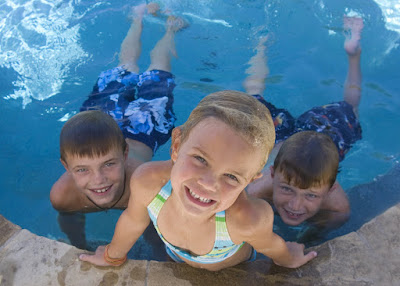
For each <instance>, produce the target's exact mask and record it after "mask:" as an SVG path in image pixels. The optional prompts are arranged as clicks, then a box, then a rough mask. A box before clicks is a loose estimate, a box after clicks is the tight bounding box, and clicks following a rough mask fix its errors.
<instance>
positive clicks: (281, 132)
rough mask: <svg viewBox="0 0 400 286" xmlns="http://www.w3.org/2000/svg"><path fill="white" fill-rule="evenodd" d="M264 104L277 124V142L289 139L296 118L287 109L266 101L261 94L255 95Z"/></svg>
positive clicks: (275, 124)
mask: <svg viewBox="0 0 400 286" xmlns="http://www.w3.org/2000/svg"><path fill="white" fill-rule="evenodd" d="M253 96H254V97H255V98H256V99H258V100H259V101H260V102H261V103H262V104H264V105H265V106H266V107H267V108H268V110H269V112H270V113H271V116H272V120H273V121H274V126H275V135H276V139H275V143H279V142H281V141H284V140H286V139H288V138H289V137H290V136H291V135H292V134H293V133H294V124H295V119H294V118H293V116H292V115H291V114H290V113H289V111H287V110H286V109H281V108H276V107H275V106H274V105H273V104H271V103H269V102H268V101H266V100H265V99H264V98H263V97H262V96H261V95H253Z"/></svg>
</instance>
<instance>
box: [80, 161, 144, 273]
mask: <svg viewBox="0 0 400 286" xmlns="http://www.w3.org/2000/svg"><path fill="white" fill-rule="evenodd" d="M138 171H139V169H138ZM141 175H143V176H141ZM146 177H148V176H146V175H145V174H143V171H139V172H138V173H135V174H134V175H133V176H132V178H131V183H130V187H131V194H130V198H129V203H128V208H127V209H126V210H125V211H124V212H123V213H122V214H121V216H120V218H119V219H118V222H117V225H116V227H115V231H114V236H113V239H112V241H111V243H110V244H109V245H108V248H107V257H108V258H109V259H108V262H107V261H106V260H105V258H104V252H105V250H106V247H105V246H99V247H98V248H97V250H96V253H95V254H94V255H88V254H81V255H80V256H79V258H80V259H81V260H82V261H88V262H90V263H93V264H95V265H99V266H110V265H114V266H118V265H120V264H122V263H123V262H124V261H125V258H126V255H127V253H128V251H129V250H130V249H131V248H132V246H133V245H134V244H135V243H136V241H137V240H138V238H139V237H140V236H141V235H142V234H143V232H144V230H145V229H146V227H147V226H148V225H149V223H150V217H149V215H148V212H147V202H148V200H149V193H151V191H150V192H149V191H148V189H147V188H146V185H148V184H147V180H146ZM110 261H116V262H115V263H110ZM119 262H121V263H119Z"/></svg>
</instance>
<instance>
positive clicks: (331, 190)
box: [328, 181, 339, 194]
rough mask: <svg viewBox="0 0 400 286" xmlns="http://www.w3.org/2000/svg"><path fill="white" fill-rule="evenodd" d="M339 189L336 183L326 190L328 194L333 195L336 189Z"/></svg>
mask: <svg viewBox="0 0 400 286" xmlns="http://www.w3.org/2000/svg"><path fill="white" fill-rule="evenodd" d="M338 187H339V183H338V182H337V181H336V182H335V183H334V184H333V185H332V187H331V188H330V189H329V190H328V194H329V193H333V192H334V191H335V190H336V189H337V188H338Z"/></svg>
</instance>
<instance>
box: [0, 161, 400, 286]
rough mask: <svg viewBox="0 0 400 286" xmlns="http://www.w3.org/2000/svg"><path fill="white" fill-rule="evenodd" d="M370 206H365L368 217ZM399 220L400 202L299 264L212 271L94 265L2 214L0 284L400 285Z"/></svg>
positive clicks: (379, 186)
mask: <svg viewBox="0 0 400 286" xmlns="http://www.w3.org/2000/svg"><path fill="white" fill-rule="evenodd" d="M399 177H400V167H399V166H398V165H397V166H396V167H395V168H393V169H392V170H391V171H390V172H388V173H387V174H386V175H384V176H382V177H380V178H377V179H376V180H374V181H373V182H371V183H369V184H363V185H359V186H356V187H355V188H352V189H350V190H349V191H350V192H352V191H354V192H358V195H359V196H360V197H362V196H363V195H364V196H365V195H368V194H369V195H372V194H374V196H379V194H380V193H382V191H383V190H384V189H387V188H390V189H392V191H397V192H398V191H399V190H400V182H399V179H398V178H399ZM372 201H373V200H372ZM369 209H370V210H371V208H369ZM367 210H368V207H367V208H366V209H365V210H360V211H359V213H361V214H364V219H365V214H366V212H367ZM353 211H357V210H353ZM399 221H400V204H397V205H394V206H392V207H391V208H389V209H387V210H385V211H384V212H383V213H382V214H379V215H378V216H376V217H375V218H372V219H370V220H369V221H367V222H365V223H363V224H362V225H361V224H360V228H358V230H357V231H351V232H349V233H347V234H345V235H343V236H340V237H337V238H334V239H332V240H329V241H326V242H325V243H323V244H321V245H318V246H316V247H313V248H312V249H314V250H316V251H317V253H318V257H317V258H315V259H314V260H312V261H311V262H309V263H307V264H306V265H304V266H302V267H300V268H298V269H288V268H283V267H280V266H277V265H275V264H273V263H272V262H271V261H270V260H265V259H264V260H256V261H255V262H251V263H243V264H240V265H237V266H235V267H231V268H228V269H224V270H222V271H219V272H209V271H206V270H201V269H196V268H193V267H190V266H188V265H186V264H178V263H175V262H158V261H146V260H128V262H127V263H126V264H124V265H123V266H121V267H118V268H112V267H105V268H100V267H96V266H93V265H91V264H89V263H87V262H81V261H80V260H79V259H78V255H79V254H80V253H82V252H84V251H83V250H80V249H77V248H75V247H73V246H70V245H68V244H65V243H62V242H58V241H55V240H51V239H48V238H45V237H42V236H37V235H35V234H33V233H31V232H29V231H28V230H26V229H21V227H19V226H17V225H14V224H13V223H11V222H9V221H8V220H7V219H6V218H4V217H3V216H2V215H0V285H1V286H11V285H32V286H36V285H38V286H39V285H40V286H41V285H147V286H150V285H163V286H168V285H218V286H220V285H230V286H231V285H352V286H353V285H363V286H365V285H385V286H388V285H400V240H399V233H400V225H399ZM309 250H311V249H309ZM307 251H308V250H307Z"/></svg>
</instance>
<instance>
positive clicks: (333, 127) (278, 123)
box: [253, 95, 361, 161]
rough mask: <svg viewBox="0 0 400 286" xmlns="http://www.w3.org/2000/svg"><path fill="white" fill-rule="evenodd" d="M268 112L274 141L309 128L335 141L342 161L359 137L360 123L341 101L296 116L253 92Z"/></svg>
mask: <svg viewBox="0 0 400 286" xmlns="http://www.w3.org/2000/svg"><path fill="white" fill-rule="evenodd" d="M253 96H254V97H255V98H257V99H258V100H259V101H260V102H261V103H263V104H264V105H265V106H266V107H267V108H268V109H269V111H270V112H271V116H272V119H273V121H274V125H275V133H276V140H275V143H279V142H281V141H284V140H286V139H287V138H289V137H290V136H291V135H293V134H294V133H297V132H301V131H306V130H313V131H317V132H321V133H324V134H327V135H329V136H330V137H331V139H332V140H333V142H334V143H335V145H336V147H337V149H338V152H339V160H340V161H342V160H343V159H344V157H345V155H346V153H347V152H348V151H349V150H350V148H351V146H352V145H353V144H354V143H355V142H356V141H357V140H360V139H361V125H360V122H359V121H358V119H357V116H356V115H355V114H354V111H353V107H352V106H351V105H350V104H349V103H347V102H345V101H340V102H333V103H330V104H327V105H323V106H318V107H313V108H312V109H310V110H309V111H306V112H305V113H303V114H302V115H300V116H299V117H298V118H297V119H294V117H293V116H292V115H291V114H290V113H289V112H288V111H287V110H286V109H280V108H276V107H275V106H274V105H273V104H271V103H269V102H267V101H266V100H265V99H264V98H263V97H262V96H260V95H253Z"/></svg>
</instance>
